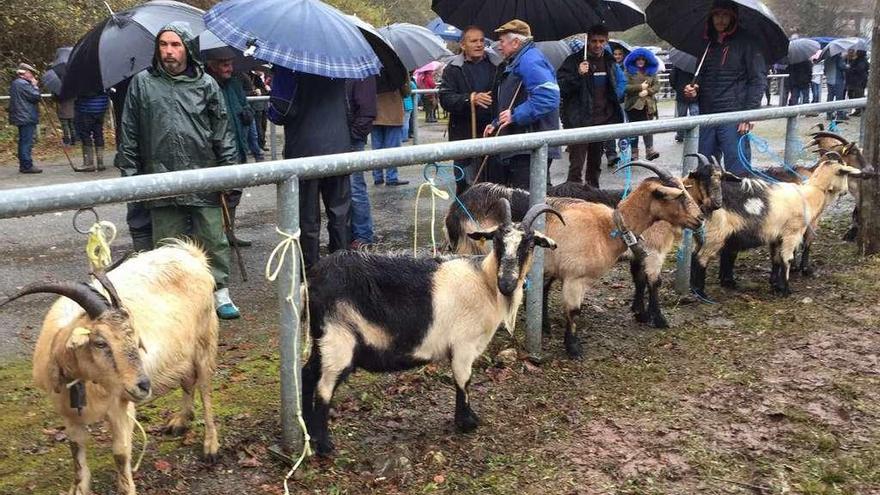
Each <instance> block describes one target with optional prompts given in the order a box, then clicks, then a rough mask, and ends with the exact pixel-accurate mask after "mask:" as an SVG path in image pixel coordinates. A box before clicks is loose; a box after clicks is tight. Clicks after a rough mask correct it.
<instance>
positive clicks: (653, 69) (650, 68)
mask: <svg viewBox="0 0 880 495" xmlns="http://www.w3.org/2000/svg"><path fill="white" fill-rule="evenodd" d="M639 57H644V58H645V61H646V62H647V63H645V74H647V75H649V76H653V75H654V74H656V73H657V69H658V68H659V67H660V63H659V62H658V61H657V57H656V56H655V55H654V53H652V52H651V50H648V49H647V48H636V49H635V50H633V51H631V52H630V53H629V55H627V56H626V58H625V59H623V67H624V68H625V69H626V71H627V72H629V73H630V74H635V73H637V72H638V71H639V69H638V68H637V67H636V59H637V58H639Z"/></svg>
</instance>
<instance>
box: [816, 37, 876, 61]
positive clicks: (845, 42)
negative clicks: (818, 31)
mask: <svg viewBox="0 0 880 495" xmlns="http://www.w3.org/2000/svg"><path fill="white" fill-rule="evenodd" d="M849 50H856V51H858V50H863V51H868V42H867V41H865V40H864V39H862V38H838V39H836V40H833V41H831V42H829V43H828V45H827V46H825V48H823V49H822V55H821V57H820V58H830V57H836V56H838V55H840V54H842V53H846V52H847V51H849Z"/></svg>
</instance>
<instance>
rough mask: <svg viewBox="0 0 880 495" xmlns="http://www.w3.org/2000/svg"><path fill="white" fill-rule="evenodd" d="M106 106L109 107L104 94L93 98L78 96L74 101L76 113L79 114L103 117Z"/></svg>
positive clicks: (108, 100) (107, 98)
mask: <svg viewBox="0 0 880 495" xmlns="http://www.w3.org/2000/svg"><path fill="white" fill-rule="evenodd" d="M108 106H110V98H109V97H108V96H107V95H106V94H104V93H101V94H99V95H95V96H80V97H77V99H76V111H77V112H80V113H91V114H97V115H103V114H104V112H106V111H107V107H108Z"/></svg>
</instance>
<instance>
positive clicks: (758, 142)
mask: <svg viewBox="0 0 880 495" xmlns="http://www.w3.org/2000/svg"><path fill="white" fill-rule="evenodd" d="M747 139H748V140H749V142H750V143H754V145H755V149H756V150H757V151H758V152H760V153H764V154H765V155H769V156H770V158H771V159H772V160H773V161H775V162H777V163H779V164H780V165H782V168H784V169H785V170H787V171H789V172H791V173H792V174H794V175H796V176H797V177H798V178H799V179H800V180H801V182H806V180H807V178H806V177H804V176H803V175H801V174H799V173H797V171H796V170H795V169H794V167H792V166H791V165H789V164H787V163H785V159H784V158H782V157H780V156H779V155H778V154H776V153H775V152H774V151H773V150H771V149H770V143H768V142H767V140H766V139H762V138H760V137H758V136H755V135H754V134H752V133H751V132H748V133H746V134H743V135H742V136H741V137H740V138H739V142H738V143H737V154H738V156H739V161H740V163H742V164H743V166H744V167H745V169H746V170H747V171H748V172H749V173H751V174H752V175H754V176H756V177H758V178H760V179H763V180H765V181H767V182H770V183H774V184H775V183H778V182H779V181H778V180H776V179H775V178H773V177H771V176H769V175H767V174H765V173H763V172H761V171H760V170H756V169H754V168H753V167H752V162H751V160H749V159H748V157H747V155H746V149H745V144H744V143H745V141H746V140H747Z"/></svg>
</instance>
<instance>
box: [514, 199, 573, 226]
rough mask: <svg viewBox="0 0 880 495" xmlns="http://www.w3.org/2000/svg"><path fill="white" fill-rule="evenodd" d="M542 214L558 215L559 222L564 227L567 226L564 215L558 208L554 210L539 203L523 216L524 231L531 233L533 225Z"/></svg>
mask: <svg viewBox="0 0 880 495" xmlns="http://www.w3.org/2000/svg"><path fill="white" fill-rule="evenodd" d="M542 213H551V214H553V215H556V217H557V218H559V221H560V222H562V225H565V219H564V218H562V214H561V213H559V211H557V210H556V208H553V207H552V206H550V205H548V204H547V203H538V204H536V205H534V206H532V207H531V208H529V211H527V212H526V214H525V216H523V219H522V223H521V224H520V225H522V226H523V229H525V230H526V232H531V231H532V224H533V223H535V220H536V219H537V218H538V216H540V215H541V214H542Z"/></svg>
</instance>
